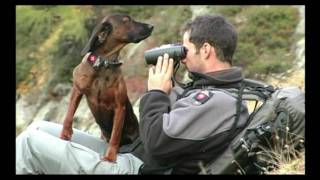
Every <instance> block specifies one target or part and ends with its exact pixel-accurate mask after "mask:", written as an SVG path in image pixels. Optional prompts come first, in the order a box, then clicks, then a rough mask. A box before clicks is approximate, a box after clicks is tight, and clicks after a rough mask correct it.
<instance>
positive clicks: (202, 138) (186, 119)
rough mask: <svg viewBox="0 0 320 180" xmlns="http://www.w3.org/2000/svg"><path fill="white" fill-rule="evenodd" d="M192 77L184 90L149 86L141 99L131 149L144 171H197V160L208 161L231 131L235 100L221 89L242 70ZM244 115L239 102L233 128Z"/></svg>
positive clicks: (234, 83) (241, 122) (237, 79)
mask: <svg viewBox="0 0 320 180" xmlns="http://www.w3.org/2000/svg"><path fill="white" fill-rule="evenodd" d="M191 77H192V79H193V80H194V81H193V82H192V83H190V84H189V85H188V86H187V87H185V89H181V88H180V87H175V88H174V89H173V90H172V92H171V94H170V96H168V95H167V94H165V93H164V92H162V91H158V90H152V91H148V92H147V93H146V94H145V95H144V96H143V97H142V99H141V101H140V109H139V111H140V123H139V131H140V137H139V139H138V140H137V141H139V143H137V142H136V145H137V146H136V147H135V148H134V150H133V152H132V153H133V154H134V155H135V156H137V157H139V158H140V159H141V160H142V161H143V162H144V163H145V167H144V168H143V169H142V171H143V172H146V173H157V172H162V170H168V169H170V170H172V171H171V172H172V173H174V174H194V173H198V172H199V171H200V170H201V168H200V167H201V165H200V164H203V165H204V164H206V163H208V162H211V161H213V160H214V159H215V158H216V157H217V156H219V154H220V153H221V152H222V151H223V150H224V149H225V148H226V147H227V145H228V143H229V142H230V140H231V139H230V137H233V136H235V135H236V133H234V134H230V129H231V126H232V125H233V122H234V120H235V114H236V102H237V99H236V97H233V96H231V95H230V94H228V93H227V92H225V91H224V90H223V88H231V87H233V88H234V87H236V86H237V85H238V84H239V82H241V80H242V79H243V76H242V74H241V70H240V69H239V68H231V69H229V70H223V71H217V72H213V73H208V74H199V73H191ZM184 90H185V91H184ZM247 117H248V110H247V108H246V105H245V104H244V103H243V104H242V107H241V115H240V119H239V122H238V124H237V129H239V130H240V129H241V127H243V126H244V124H245V122H246V119H247ZM236 132H237V131H236ZM171 167H172V168H171ZM150 169H151V170H150ZM149 170H150V171H149ZM153 170H154V171H153ZM157 170H159V171H157Z"/></svg>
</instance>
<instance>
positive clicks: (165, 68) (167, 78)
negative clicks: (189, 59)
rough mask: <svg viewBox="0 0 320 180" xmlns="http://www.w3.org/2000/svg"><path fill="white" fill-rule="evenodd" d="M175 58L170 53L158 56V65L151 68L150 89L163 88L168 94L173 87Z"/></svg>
mask: <svg viewBox="0 0 320 180" xmlns="http://www.w3.org/2000/svg"><path fill="white" fill-rule="evenodd" d="M172 74H173V59H172V58H170V59H169V55H168V54H164V56H163V58H162V56H159V57H158V61H157V64H156V66H152V67H150V69H149V78H148V91H150V90H161V91H163V92H165V93H167V94H169V93H170V91H171V88H172V81H171V77H172Z"/></svg>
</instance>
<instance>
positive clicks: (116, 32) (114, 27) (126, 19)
mask: <svg viewBox="0 0 320 180" xmlns="http://www.w3.org/2000/svg"><path fill="white" fill-rule="evenodd" d="M152 30H153V26H152V25H150V24H145V23H141V22H137V21H135V20H133V19H132V18H131V17H130V16H128V15H124V14H115V15H111V16H107V17H105V18H103V20H102V21H101V22H100V23H99V24H98V25H97V26H96V27H95V28H94V30H93V32H92V34H91V37H90V39H89V41H88V43H87V45H86V46H85V48H84V49H83V50H82V52H81V54H82V55H85V54H86V53H87V52H89V51H92V50H95V49H96V48H98V47H100V46H101V45H103V44H104V43H106V41H107V39H108V37H112V38H113V40H116V41H119V42H120V43H138V42H140V41H141V40H143V39H145V38H147V37H149V36H150V35H151V32H152Z"/></svg>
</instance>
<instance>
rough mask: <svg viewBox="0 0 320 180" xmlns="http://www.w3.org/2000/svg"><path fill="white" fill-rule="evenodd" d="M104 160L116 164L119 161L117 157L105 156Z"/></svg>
mask: <svg viewBox="0 0 320 180" xmlns="http://www.w3.org/2000/svg"><path fill="white" fill-rule="evenodd" d="M102 160H104V161H109V162H112V163H115V162H116V161H117V156H115V157H109V156H104V157H103V158H102Z"/></svg>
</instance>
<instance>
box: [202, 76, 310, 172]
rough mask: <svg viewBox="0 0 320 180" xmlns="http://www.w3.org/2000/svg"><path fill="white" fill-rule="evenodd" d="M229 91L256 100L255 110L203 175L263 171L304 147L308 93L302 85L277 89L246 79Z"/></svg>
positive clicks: (249, 99)
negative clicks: (302, 89)
mask: <svg viewBox="0 0 320 180" xmlns="http://www.w3.org/2000/svg"><path fill="white" fill-rule="evenodd" d="M227 91H228V92H229V93H231V94H233V95H235V96H238V97H240V101H246V102H248V103H249V102H250V103H251V104H252V103H253V106H251V109H252V110H251V111H252V112H250V110H249V113H250V115H249V118H248V120H247V123H246V126H245V127H244V129H243V130H242V131H241V132H240V133H239V134H238V135H236V136H235V137H234V138H233V139H232V140H231V142H230V144H229V145H228V147H227V149H226V150H224V152H223V153H222V154H221V156H219V157H218V158H217V159H215V160H213V161H212V162H211V163H209V164H208V165H206V166H204V168H202V169H203V171H202V172H200V174H263V173H264V172H266V171H269V170H271V169H273V168H275V167H276V166H277V156H278V155H282V156H288V157H291V156H294V155H296V153H297V152H299V151H301V150H303V149H304V138H305V94H304V92H302V91H301V90H300V89H299V88H298V87H286V88H280V89H279V88H278V89H275V88H274V87H273V86H271V85H268V84H265V83H262V82H259V81H255V80H251V79H245V80H244V81H243V83H242V88H240V90H239V89H238V90H237V89H229V90H227ZM238 101H239V99H238ZM250 103H249V104H250ZM249 107H250V106H249ZM249 109H250V108H249ZM237 112H239V111H238V110H237ZM237 116H238V115H237ZM235 122H237V120H236V121H235ZM278 153H279V154H278Z"/></svg>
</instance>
